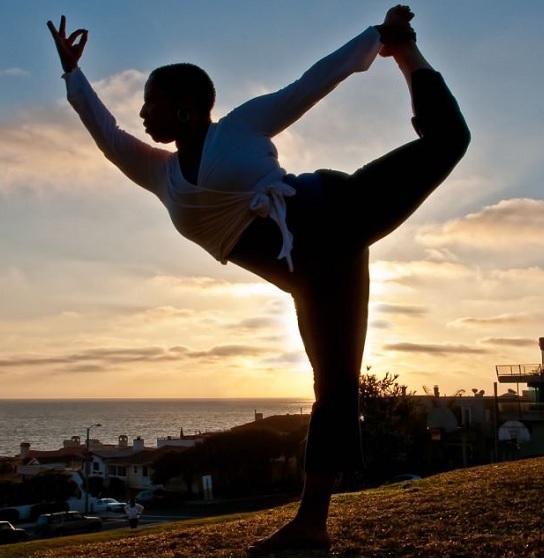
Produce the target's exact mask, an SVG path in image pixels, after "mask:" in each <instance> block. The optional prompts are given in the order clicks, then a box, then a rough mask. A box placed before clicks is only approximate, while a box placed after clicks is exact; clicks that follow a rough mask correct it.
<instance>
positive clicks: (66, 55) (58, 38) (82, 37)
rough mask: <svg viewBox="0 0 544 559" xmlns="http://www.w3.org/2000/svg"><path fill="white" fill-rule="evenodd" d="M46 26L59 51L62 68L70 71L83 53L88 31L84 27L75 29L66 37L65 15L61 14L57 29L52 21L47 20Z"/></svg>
mask: <svg viewBox="0 0 544 559" xmlns="http://www.w3.org/2000/svg"><path fill="white" fill-rule="evenodd" d="M47 27H48V28H49V31H51V35H53V39H54V40H55V45H56V47H57V51H58V53H59V57H60V62H61V64H62V69H63V70H64V71H65V72H71V71H72V70H73V69H74V68H76V67H77V65H78V62H79V59H80V58H81V55H82V54H83V49H84V48H85V45H86V43H87V36H88V31H87V30H86V29H76V30H75V31H74V32H73V33H71V34H70V35H69V36H68V37H66V17H65V16H61V18H60V26H59V29H58V31H57V29H56V28H55V25H54V24H53V22H52V21H48V22H47Z"/></svg>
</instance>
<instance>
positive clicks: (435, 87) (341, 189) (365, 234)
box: [228, 70, 470, 473]
mask: <svg viewBox="0 0 544 559" xmlns="http://www.w3.org/2000/svg"><path fill="white" fill-rule="evenodd" d="M412 96H413V106H414V113H415V116H414V118H413V119H412V120H413V124H414V127H415V129H416V131H417V133H418V135H419V138H418V139H416V140H414V141H412V142H410V143H408V144H405V145H403V146H401V147H399V148H397V149H395V150H393V151H392V152H390V153H388V154H386V155H384V156H383V157H380V158H379V159H376V160H375V161H373V162H371V163H369V164H368V165H365V166H364V167H362V168H360V169H358V170H357V171H356V172H355V173H353V174H351V175H350V174H347V173H342V172H339V171H332V170H319V171H316V172H315V173H308V174H303V175H300V176H298V177H295V176H294V175H287V177H285V179H284V180H285V182H287V183H289V184H291V185H292V186H293V187H294V188H295V190H296V192H297V193H296V195H295V196H293V197H290V198H287V199H286V202H287V225H288V227H289V230H290V231H291V232H292V233H293V238H294V243H293V252H292V257H293V263H294V271H293V272H290V271H289V270H288V268H287V264H286V262H285V261H284V260H278V259H277V255H278V253H279V251H280V248H281V245H282V239H281V235H280V233H279V229H278V227H277V225H276V224H275V223H274V222H273V221H272V220H271V219H268V218H265V219H263V218H257V219H255V220H254V221H253V223H252V224H251V225H250V226H249V227H248V228H247V229H246V230H245V231H244V233H243V235H242V237H241V238H240V240H239V242H238V243H237V245H236V246H235V248H234V250H233V251H232V252H231V253H230V255H229V257H228V260H229V261H231V262H233V263H235V264H237V265H239V266H241V267H243V268H245V269H247V270H249V271H251V272H254V273H255V274H257V275H259V276H261V277H262V278H264V279H266V280H268V281H270V282H272V283H273V284H275V285H276V286H278V287H279V288H280V289H282V290H284V291H287V292H288V293H290V294H291V295H292V297H293V300H294V303H295V308H296V311H297V319H298V325H299V330H300V334H301V337H302V341H303V343H304V347H305V350H306V353H307V354H308V357H309V360H310V363H311V365H312V368H313V372H314V392H315V403H314V405H313V407H312V414H311V420H310V426H309V430H308V439H307V445H306V460H305V469H306V471H308V472H315V473H331V472H342V471H353V470H357V469H359V468H360V467H361V465H362V454H361V437H360V418H359V376H360V374H361V364H362V358H363V350H364V343H365V337H366V329H367V317H368V294H369V266H368V247H369V246H370V245H371V244H373V243H374V242H376V241H378V240H379V239H381V238H383V237H385V236H386V235H387V234H389V233H390V232H391V231H393V230H394V229H396V228H397V227H398V226H399V225H401V224H402V223H403V222H404V221H405V220H406V219H407V218H408V217H410V216H411V215H412V213H413V212H414V211H415V210H416V209H417V208H418V207H419V206H420V205H421V204H422V203H423V201H424V200H425V199H426V198H427V197H428V196H429V194H431V192H433V191H434V189H435V188H436V187H437V186H438V185H439V184H441V183H442V182H443V181H444V179H445V178H446V177H447V176H448V175H449V174H450V172H451V171H452V170H453V168H454V167H455V165H456V164H457V163H458V162H459V161H460V159H461V158H462V157H463V155H464V153H465V152H466V150H467V148H468V145H469V143H470V132H469V130H468V128H467V125H466V123H465V120H464V118H463V116H462V114H461V112H460V110H459V107H458V105H457V102H456V100H455V98H454V97H453V96H452V94H451V92H450V91H449V89H448V87H447V86H446V84H445V83H444V80H443V79H442V76H441V75H440V74H439V73H438V72H435V71H433V70H418V71H416V72H414V74H413V75H412Z"/></svg>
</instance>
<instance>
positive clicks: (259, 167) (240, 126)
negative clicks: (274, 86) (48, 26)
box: [63, 27, 382, 269]
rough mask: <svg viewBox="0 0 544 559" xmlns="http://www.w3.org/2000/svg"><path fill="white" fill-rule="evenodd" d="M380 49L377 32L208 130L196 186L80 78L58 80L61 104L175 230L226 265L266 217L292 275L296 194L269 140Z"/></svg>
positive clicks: (174, 159)
mask: <svg viewBox="0 0 544 559" xmlns="http://www.w3.org/2000/svg"><path fill="white" fill-rule="evenodd" d="M381 46H382V44H381V42H380V35H379V33H378V31H377V30H376V28H375V27H368V28H367V29H366V30H365V31H363V32H362V33H361V34H360V35H358V36H357V37H355V38H354V39H352V40H351V41H349V42H348V43H346V44H345V45H343V46H342V47H341V48H339V49H338V50H336V51H335V52H333V53H332V54H329V55H328V56H326V57H325V58H323V59H321V60H320V61H319V62H317V63H316V64H314V65H313V66H312V67H311V68H310V69H309V70H307V71H306V72H305V73H304V74H303V75H302V76H301V77H300V78H299V79H298V80H296V81H295V82H293V83H291V84H290V85H288V86H286V87H284V88H283V89H280V90H279V91H276V92H274V93H270V94H265V95H262V96H259V97H256V98H254V99H251V100H249V101H247V102H246V103H244V104H242V105H240V106H239V107H237V108H235V109H233V110H232V111H231V112H230V113H228V114H227V115H226V116H224V117H223V118H221V119H220V120H219V121H217V122H214V123H212V124H211V125H210V127H209V129H208V132H207V136H206V139H205V142H204V148H203V151H202V158H201V162H200V168H199V173H198V178H197V184H192V183H190V182H189V181H187V180H186V179H185V178H184V176H183V174H182V172H181V168H180V166H179V161H178V154H177V152H171V151H168V150H165V149H162V148H158V147H154V146H151V145H149V144H147V143H145V142H142V141H141V140H139V139H137V138H135V137H134V136H132V135H130V134H128V133H127V132H125V131H124V130H122V129H120V128H119V127H118V126H117V122H116V120H115V118H114V117H113V115H112V114H111V113H110V112H109V111H108V109H107V108H106V107H105V106H104V105H103V103H102V102H101V101H100V99H99V98H98V96H97V95H96V93H95V91H94V90H93V89H92V87H91V85H90V84H89V82H88V80H87V79H86V77H85V75H84V74H83V72H82V71H81V70H80V69H79V68H76V69H74V70H73V71H71V72H69V73H66V74H64V75H63V78H64V79H65V81H66V89H67V97H68V101H69V102H70V104H71V105H72V107H73V108H74V109H75V110H76V112H77V113H78V114H79V117H80V118H81V120H82V122H83V124H84V125H85V126H86V128H87V129H88V131H89V132H90V134H91V135H92V137H93V138H94V140H95V142H96V144H97V145H98V147H99V148H100V149H101V150H102V152H103V153H104V155H105V156H106V157H107V158H108V159H109V160H110V161H112V162H113V163H114V164H115V165H116V166H117V167H118V168H119V169H120V170H121V171H122V172H123V173H124V174H125V175H126V176H127V177H129V178H130V179H131V180H133V181H134V182H135V183H136V184H138V185H140V186H142V187H143V188H146V189H147V190H149V191H151V192H153V193H154V194H156V195H157V196H158V198H159V199H160V200H161V202H162V203H163V204H164V206H165V207H166V209H167V210H168V212H169V214H170V218H171V220H172V222H173V224H174V226H175V227H176V229H177V230H178V231H179V232H180V233H181V234H182V235H183V236H184V237H186V238H187V239H190V240H191V241H194V242H195V243H197V244H198V245H200V246H201V247H203V248H204V249H205V250H207V251H208V252H209V253H210V254H211V255H212V256H213V257H214V258H216V259H217V260H219V261H220V262H222V263H223V264H226V262H227V257H228V254H229V252H230V251H231V250H232V249H233V248H234V246H235V245H236V242H237V241H238V239H239V238H240V236H241V235H242V233H243V231H244V230H245V228H246V227H247V226H248V225H249V224H250V223H251V222H252V221H253V220H254V219H255V218H256V217H257V216H261V217H266V216H270V217H271V218H272V219H273V220H274V221H275V222H276V223H277V224H278V227H279V228H280V230H281V233H282V237H283V246H282V250H281V252H280V254H279V256H278V258H284V257H285V258H286V259H287V262H288V264H289V267H290V269H292V262H291V256H290V255H291V249H292V243H293V239H292V235H291V233H290V232H289V231H288V229H287V225H286V221H285V218H286V205H285V199H284V197H285V196H293V195H294V194H295V191H294V189H293V188H292V187H290V186H289V185H287V184H286V183H284V182H283V181H282V179H283V177H284V176H285V174H286V171H285V170H284V169H283V168H282V167H281V166H280V164H279V161H278V153H277V150H276V147H275V146H274V144H273V142H272V138H273V137H274V136H275V135H277V134H279V133H280V132H282V131H283V130H285V129H286V128H287V127H288V126H290V125H291V124H292V123H294V122H295V121H296V120H298V119H299V118H300V117H301V116H302V115H303V114H304V113H305V112H306V111H308V110H309V109H310V108H311V107H312V106H314V105H315V104H316V103H317V102H318V101H319V100H320V99H322V98H323V97H324V96H326V95H327V94H328V93H330V92H331V91H332V90H333V89H334V88H335V87H336V86H337V85H338V84H339V83H340V82H341V81H343V80H344V79H346V78H347V77H348V76H349V75H351V74H353V73H355V72H362V71H365V70H367V69H368V68H369V67H370V65H371V64H372V62H373V61H374V59H375V58H376V56H377V54H378V53H379V50H380V48H381Z"/></svg>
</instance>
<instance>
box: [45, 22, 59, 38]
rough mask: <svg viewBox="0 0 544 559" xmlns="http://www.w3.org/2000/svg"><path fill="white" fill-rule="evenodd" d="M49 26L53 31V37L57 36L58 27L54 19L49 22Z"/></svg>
mask: <svg viewBox="0 0 544 559" xmlns="http://www.w3.org/2000/svg"><path fill="white" fill-rule="evenodd" d="M47 27H48V29H49V31H51V35H53V37H56V35H57V29H56V27H55V25H54V24H53V22H52V21H48V22H47Z"/></svg>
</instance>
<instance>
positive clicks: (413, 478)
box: [384, 474, 421, 485]
mask: <svg viewBox="0 0 544 559" xmlns="http://www.w3.org/2000/svg"><path fill="white" fill-rule="evenodd" d="M418 479H421V476H418V475H416V474H398V475H396V476H394V477H392V478H389V479H388V480H387V481H386V482H385V483H384V485H391V484H392V483H400V482H402V481H417V480H418Z"/></svg>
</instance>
